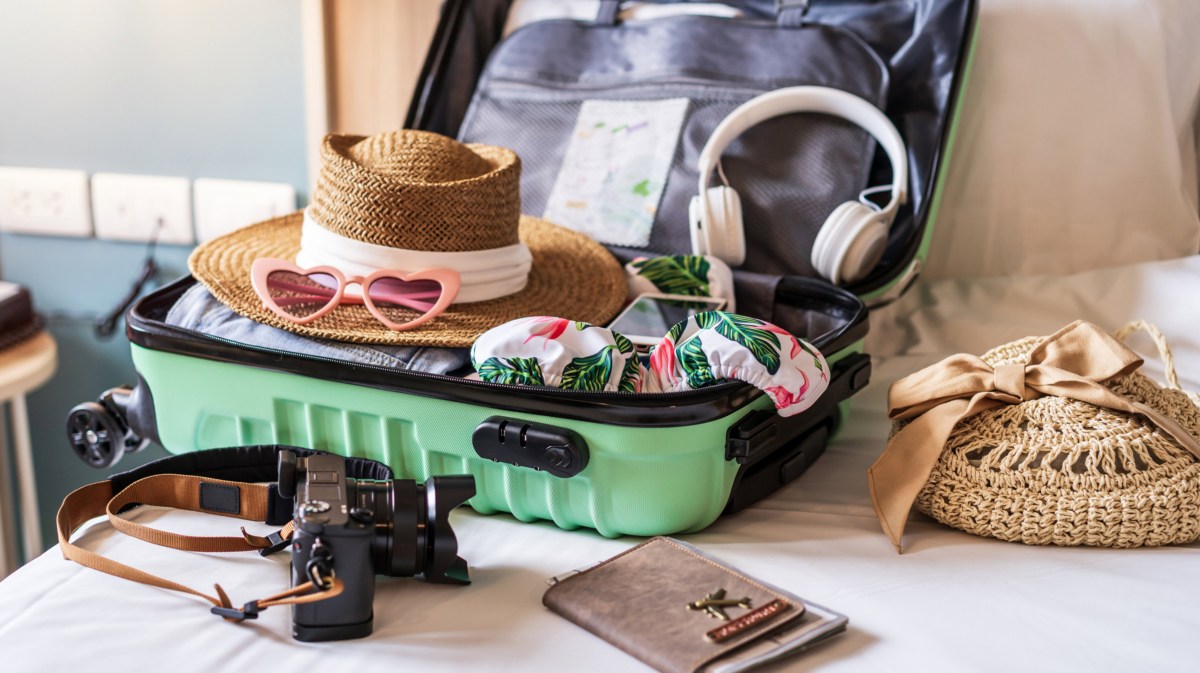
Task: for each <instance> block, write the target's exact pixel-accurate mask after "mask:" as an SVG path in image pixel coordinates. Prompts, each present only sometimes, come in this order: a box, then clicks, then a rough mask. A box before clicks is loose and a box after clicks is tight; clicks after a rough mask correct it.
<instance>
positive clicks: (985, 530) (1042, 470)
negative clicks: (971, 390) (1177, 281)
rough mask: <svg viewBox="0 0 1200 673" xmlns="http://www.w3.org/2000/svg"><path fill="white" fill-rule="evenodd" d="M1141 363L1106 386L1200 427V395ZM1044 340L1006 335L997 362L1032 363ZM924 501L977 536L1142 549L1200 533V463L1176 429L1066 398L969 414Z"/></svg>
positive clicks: (993, 355)
mask: <svg viewBox="0 0 1200 673" xmlns="http://www.w3.org/2000/svg"><path fill="white" fill-rule="evenodd" d="M1134 326H1137V327H1146V328H1148V331H1151V333H1152V335H1155V336H1156V339H1157V340H1158V341H1159V348H1160V351H1161V352H1162V354H1163V356H1164V359H1165V360H1166V363H1167V372H1168V377H1169V379H1170V380H1171V381H1172V382H1174V383H1175V388H1171V387H1167V388H1164V387H1160V386H1159V385H1158V384H1156V383H1154V382H1153V381H1151V380H1150V379H1148V378H1147V377H1146V376H1144V375H1142V374H1141V373H1139V372H1134V373H1133V374H1131V375H1129V376H1126V377H1122V378H1119V379H1113V380H1110V381H1109V382H1107V383H1106V384H1105V385H1106V386H1107V387H1108V388H1109V389H1111V390H1112V391H1113V392H1115V393H1117V394H1119V395H1122V396H1124V397H1126V398H1129V399H1131V400H1135V401H1137V402H1142V403H1144V404H1146V405H1148V406H1150V407H1153V408H1154V409H1156V410H1158V411H1159V412H1161V413H1163V414H1164V415H1166V416H1168V417H1170V418H1171V419H1173V420H1175V421H1176V422H1178V423H1180V424H1181V425H1182V426H1183V427H1184V428H1185V429H1186V430H1187V431H1188V432H1190V433H1191V434H1193V435H1195V436H1200V397H1197V396H1196V395H1195V394H1194V393H1187V392H1185V391H1183V390H1179V389H1178V387H1177V386H1178V384H1177V380H1176V378H1175V375H1174V368H1173V364H1172V363H1171V362H1170V359H1169V357H1170V351H1169V350H1168V349H1167V348H1166V346H1165V343H1164V342H1162V341H1161V335H1158V334H1157V330H1155V329H1153V328H1152V327H1150V326H1146V325H1144V324H1135V325H1131V326H1129V327H1128V328H1126V329H1124V330H1122V331H1121V332H1119V333H1118V335H1117V336H1118V338H1120V337H1121V336H1122V335H1123V334H1127V333H1128V332H1129V331H1131V329H1130V328H1132V327H1134ZM1043 340H1044V337H1028V338H1025V339H1021V340H1019V341H1015V342H1013V343H1009V344H1005V345H1003V346H1000V347H998V348H995V349H993V350H991V351H988V352H987V353H985V354H984V355H983V356H982V359H983V360H984V361H985V362H987V363H988V364H989V365H991V366H993V367H995V366H997V365H1002V364H1017V363H1023V362H1025V361H1026V360H1027V357H1028V355H1029V353H1030V351H1032V350H1033V349H1034V348H1035V347H1036V346H1037V345H1038V344H1039V343H1041V342H1042V341H1043ZM916 505H917V509H919V510H920V511H922V512H924V513H925V514H928V515H929V516H931V517H933V518H934V519H936V520H938V521H940V522H942V523H944V524H946V525H949V526H953V527H955V528H959V529H961V530H964V531H966V532H968V533H974V534H976V535H982V536H987V537H995V538H999V539H1001V540H1007V541H1010V542H1023V543H1025V544H1035V545H1048V544H1054V545H1062V546H1074V545H1087V546H1094V547H1118V548H1127V547H1140V546H1159V545H1166V544H1176V543H1186V542H1191V541H1193V540H1196V539H1197V538H1198V537H1200V461H1197V459H1196V458H1195V457H1194V456H1193V455H1192V454H1191V453H1189V452H1188V451H1187V450H1186V449H1184V448H1183V447H1182V446H1180V445H1179V444H1178V443H1176V442H1175V440H1174V439H1172V438H1171V437H1170V436H1169V435H1168V434H1166V433H1164V432H1162V431H1159V430H1156V429H1155V428H1154V427H1153V426H1152V425H1150V424H1149V423H1147V422H1145V421H1143V420H1141V419H1140V418H1137V417H1135V416H1132V415H1130V414H1125V413H1122V412H1119V411H1112V410H1108V409H1103V408H1100V407H1096V406H1094V405H1091V404H1088V403H1086V402H1079V401H1075V400H1069V399H1065V398H1060V397H1041V398H1038V399H1035V400H1031V401H1027V402H1022V403H1020V404H1015V405H1007V406H1003V407H999V408H996V409H991V410H988V411H984V412H982V413H979V414H976V415H974V416H971V417H968V418H966V419H964V420H963V421H961V422H960V423H959V424H958V425H957V426H955V429H954V431H953V433H951V435H950V438H949V440H948V441H947V443H946V447H945V450H944V451H943V453H942V455H941V458H940V459H939V460H938V463H937V465H936V466H935V467H934V469H933V473H932V474H931V475H930V477H929V481H928V482H927V483H926V485H925V488H924V489H923V490H922V491H921V493H920V495H919V496H918V497H917V503H916Z"/></svg>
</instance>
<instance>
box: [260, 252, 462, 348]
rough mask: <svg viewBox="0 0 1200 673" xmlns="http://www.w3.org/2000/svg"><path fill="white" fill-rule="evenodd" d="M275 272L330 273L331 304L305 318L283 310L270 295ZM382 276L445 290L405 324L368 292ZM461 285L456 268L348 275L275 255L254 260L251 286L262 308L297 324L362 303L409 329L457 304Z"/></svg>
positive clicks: (393, 327)
mask: <svg viewBox="0 0 1200 673" xmlns="http://www.w3.org/2000/svg"><path fill="white" fill-rule="evenodd" d="M276 271H287V272H290V273H295V274H297V275H300V276H309V275H312V274H317V273H323V274H326V275H328V276H332V277H333V278H334V279H335V280H337V282H338V285H337V290H336V291H335V292H334V293H333V297H332V298H330V300H329V303H327V304H326V305H325V306H324V307H322V308H321V309H320V310H318V311H316V312H314V313H312V314H310V315H307V316H304V317H303V318H299V317H296V316H294V315H291V314H289V313H288V312H287V311H284V310H283V309H282V308H280V307H279V305H278V304H276V303H275V300H274V298H272V297H271V293H270V291H269V289H268V287H267V278H268V277H269V276H270V275H271V274H272V273H275V272H276ZM380 278H392V279H395V280H400V281H411V280H432V281H436V282H438V283H439V284H441V286H442V293H441V296H439V297H438V300H437V301H436V302H435V303H434V305H433V307H432V308H430V309H429V310H428V311H426V312H425V313H424V314H422V315H420V316H419V317H417V318H415V319H413V320H410V321H408V322H406V323H395V322H392V321H391V320H388V319H387V318H386V317H384V315H383V313H382V312H381V311H380V310H379V309H378V308H377V307H376V306H375V302H374V301H373V300H372V299H371V296H370V293H369V291H368V288H369V287H370V286H371V283H374V282H375V281H376V280H379V279H380ZM461 284H462V278H461V276H459V274H458V272H457V271H454V270H453V269H422V270H420V271H411V272H408V273H403V272H401V271H394V270H391V269H379V270H377V271H374V272H372V273H371V274H370V275H367V276H347V275H345V274H343V273H342V272H341V271H339V270H338V269H336V268H334V267H332V266H324V265H322V266H314V267H312V268H311V269H304V268H301V267H299V266H297V265H296V264H295V263H293V262H289V261H288V260H286V259H278V258H275V257H260V258H258V259H256V260H254V263H253V264H251V266H250V285H251V286H253V288H254V291H255V292H256V293H257V294H258V298H259V299H261V300H262V303H263V308H265V309H267V310H269V311H271V312H272V313H274V314H275V315H277V316H279V317H281V318H283V319H284V320H287V321H288V322H291V323H295V324H297V325H307V324H308V323H310V322H313V321H314V320H317V319H318V318H321V317H322V316H324V315H326V314H327V313H329V312H330V311H332V310H334V309H335V308H337V307H338V306H341V305H342V304H350V305H358V304H361V305H363V306H364V307H366V309H367V311H368V312H370V314H371V315H372V316H374V317H375V319H376V320H378V321H379V322H381V323H383V324H384V325H385V326H386V327H387V328H388V329H390V330H393V331H396V332H400V331H403V330H406V329H412V328H414V327H418V326H420V325H423V324H425V323H426V322H429V321H430V320H432V319H434V318H436V317H437V316H439V315H441V314H442V312H443V311H445V310H446V307H448V306H449V305H450V304H452V303H454V299H455V297H457V296H458V290H459V287H460V286H461ZM349 285H358V286H359V288H360V289H361V291H362V293H361V296H360V297H355V296H353V295H351V296H349V297H347V296H346V295H345V291H346V287H347V286H349Z"/></svg>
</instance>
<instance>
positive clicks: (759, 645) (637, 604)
mask: <svg viewBox="0 0 1200 673" xmlns="http://www.w3.org/2000/svg"><path fill="white" fill-rule="evenodd" d="M542 602H543V603H544V604H545V605H546V607H548V608H550V609H551V610H553V611H554V612H557V613H558V614H560V615H562V616H563V617H565V618H566V619H569V620H570V621H572V622H574V623H575V624H577V625H579V626H581V627H583V628H585V629H587V630H588V631H591V632H592V633H593V634H595V635H597V636H599V637H601V638H603V639H605V640H607V641H608V642H610V643H612V644H613V645H616V646H617V647H619V648H621V649H622V650H624V651H625V652H627V653H629V654H631V655H633V656H635V657H637V658H638V659H641V660H642V661H643V662H645V663H647V664H649V665H650V666H652V667H654V668H656V669H658V670H660V671H664V672H665V673H685V672H686V673H691V672H692V671H700V670H724V671H737V670H745V669H746V668H749V667H751V666H754V665H757V664H759V663H764V662H765V661H769V660H771V659H774V658H777V657H779V656H782V655H783V654H787V653H789V652H793V651H796V650H798V649H800V648H802V647H804V646H806V645H808V644H811V643H812V642H814V641H816V640H818V639H821V638H823V637H825V636H827V635H831V634H832V633H836V632H840V631H841V630H842V629H844V628H845V622H846V620H845V617H843V616H841V615H837V614H836V613H831V612H829V611H825V610H824V609H823V608H819V606H813V607H814V608H816V611H814V612H813V614H807V615H806V613H808V612H809V610H808V609H807V607H808V606H806V603H805V601H804V600H803V599H801V598H799V597H797V596H794V595H792V594H790V593H786V592H783V591H781V590H779V589H776V588H774V587H769V586H766V585H764V584H762V583H760V582H757V581H755V580H753V579H751V578H749V577H747V576H746V575H744V574H742V573H740V572H738V571H737V570H734V569H733V568H730V567H729V566H727V565H725V564H723V563H721V562H720V561H717V560H716V559H713V558H711V557H708V556H705V555H704V554H702V553H701V552H700V551H699V550H697V549H696V548H694V547H692V546H691V545H687V544H684V543H682V542H679V541H677V540H672V539H670V538H664V537H656V538H652V539H650V540H647V541H646V542H644V543H642V544H640V545H638V546H636V547H633V548H632V549H629V550H627V551H625V552H623V553H621V554H618V555H617V556H614V557H613V558H610V559H608V560H607V561H604V562H602V563H600V564H598V565H596V566H593V567H591V568H588V569H586V570H583V571H581V572H579V573H577V574H573V575H570V576H568V577H565V578H563V579H559V580H558V581H557V582H555V583H554V584H553V585H552V586H551V587H550V589H548V590H547V591H546V593H545V595H544V596H543V597H542ZM809 605H811V604H809ZM817 611H820V612H817ZM827 617H828V618H827ZM835 622H836V623H835ZM785 632H790V633H791V636H789V637H785V638H780V634H781V633H785Z"/></svg>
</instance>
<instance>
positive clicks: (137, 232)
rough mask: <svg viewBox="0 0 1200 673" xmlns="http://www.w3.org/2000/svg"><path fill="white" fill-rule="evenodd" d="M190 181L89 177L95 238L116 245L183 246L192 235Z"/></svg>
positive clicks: (161, 177) (109, 175)
mask: <svg viewBox="0 0 1200 673" xmlns="http://www.w3.org/2000/svg"><path fill="white" fill-rule="evenodd" d="M191 187H192V185H191V181H189V180H188V179H187V178H174V177H163V176H158V175H119V174H117V173H96V174H95V175H93V176H92V214H93V215H94V216H95V220H96V236H97V237H99V238H111V239H115V240H118V241H149V240H151V239H153V238H154V237H155V235H156V234H155V231H156V230H157V236H158V242H159V243H178V244H182V245H186V244H189V243H194V242H195V240H196V239H195V236H194V235H193V233H192V201H191V191H192V190H191Z"/></svg>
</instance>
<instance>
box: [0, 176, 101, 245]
mask: <svg viewBox="0 0 1200 673" xmlns="http://www.w3.org/2000/svg"><path fill="white" fill-rule="evenodd" d="M89 205H90V204H89V203H88V177H87V173H85V172H84V171H63V170H54V169H47V168H15V167H9V166H0V230H3V231H13V232H20V233H26V234H48V235H51V236H91V235H92V217H91V209H90V208H89Z"/></svg>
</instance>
